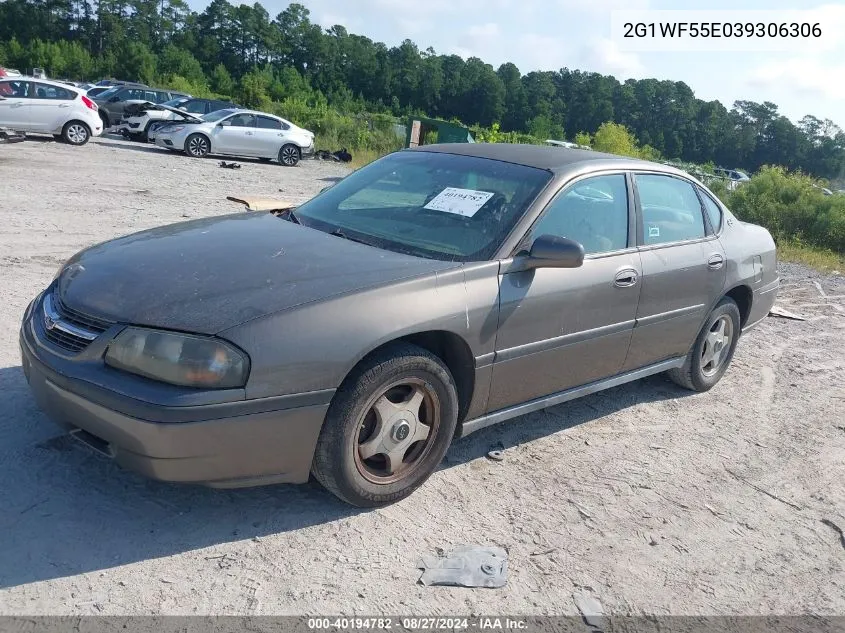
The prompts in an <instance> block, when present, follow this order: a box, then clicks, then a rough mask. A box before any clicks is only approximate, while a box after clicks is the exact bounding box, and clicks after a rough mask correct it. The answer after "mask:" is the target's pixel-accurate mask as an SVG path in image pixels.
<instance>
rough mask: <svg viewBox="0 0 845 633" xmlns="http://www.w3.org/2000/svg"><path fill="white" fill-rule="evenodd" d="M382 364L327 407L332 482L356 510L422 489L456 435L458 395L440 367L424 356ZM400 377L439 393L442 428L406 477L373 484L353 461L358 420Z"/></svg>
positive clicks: (388, 501)
mask: <svg viewBox="0 0 845 633" xmlns="http://www.w3.org/2000/svg"><path fill="white" fill-rule="evenodd" d="M390 360H393V359H389V360H388V362H382V363H380V364H378V365H376V366H375V367H374V368H373V369H371V370H370V371H368V372H365V373H364V374H362V375H359V376H358V377H357V379H355V380H352V381H351V383H350V384H348V385H344V386H343V387H341V389H340V390H339V394H338V396H337V398H336V400H335V402H333V403H332V405H331V407H330V408H329V412H328V414H327V424H333V425H337V426H339V427H340V428H339V429H337V427H336V429H335V430H336V432H337V431H338V430H339V431H340V432H339V433H337V435H335V437H334V443H333V447H332V452H333V453H335V454H334V455H333V459H332V467H333V470H334V471H335V472H334V473H333V475H334V476H333V477H332V479H333V480H334V482H335V485H336V486H337V488H338V492H339V493H340V495H341V496H342V497H343V498H344V499H346V500H347V501H349V502H350V503H354V504H355V505H359V506H377V505H383V504H386V503H392V502H394V501H398V500H400V499H402V498H404V497H407V496H408V495H410V494H411V493H412V492H413V491H414V490H416V489H417V488H418V487H419V486H421V485H422V484H423V483H424V482H425V481H426V480H427V479H428V478H429V477H430V476H431V474H432V473H433V472H434V470H435V469H436V468H437V466H438V465H439V464H440V462H441V461H442V460H443V457H444V455H445V454H446V451H447V450H448V449H449V446H450V444H451V442H452V438H453V437H454V434H455V427H456V426H457V420H458V396H457V389H456V387H455V383H454V380H453V379H452V376H451V374H450V373H449V371H448V370H447V369H446V368H445V366H443V365H442V364H441V363H438V362H437V361H436V360H434V359H433V358H429V357H427V356H404V357H402V362H400V363H391V362H389V361H390ZM401 378H417V379H420V380H422V381H423V382H424V383H425V385H426V387H427V388H429V389H431V390H432V391H433V392H434V393H436V394H437V398H438V400H439V404H440V425H439V428H438V431H437V435H436V437H435V440H434V443H433V445H432V446H431V448H430V449H429V451H428V453H427V454H426V455H425V456H424V458H423V461H422V463H420V464H419V466H418V467H417V468H416V469H415V471H414V472H413V473H411V474H409V476H408V477H407V478H402V479H401V480H399V481H396V482H392V483H389V484H377V483H373V482H371V481H369V480H367V479H365V478H364V476H363V475H361V473H360V472H359V471H358V467H357V465H356V463H355V453H354V451H357V450H358V448H357V447H358V434H359V429H360V424H359V423H360V420H361V418H362V416H363V414H364V413H365V411H364V408H365V407H366V406H367V402H368V401H369V400H370V399H371V398H372V396H373V395H375V394H376V393H380V392H381V391H382V390H383V389H384V388H385V387H386V386H387V385H389V384H390V383H392V382H395V381H396V380H398V379H401Z"/></svg>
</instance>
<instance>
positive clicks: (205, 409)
mask: <svg viewBox="0 0 845 633" xmlns="http://www.w3.org/2000/svg"><path fill="white" fill-rule="evenodd" d="M545 150H548V151H545ZM408 151H426V152H447V153H452V154H465V155H470V156H480V157H488V158H491V159H494V160H506V161H511V162H514V163H517V164H529V165H533V166H536V167H539V168H544V169H548V171H549V173H550V180H549V183H548V185H547V186H546V187H545V188H544V189H543V191H542V192H541V193H540V195H539V196H538V197H537V198H536V200H534V202H533V203H532V204H531V205H530V207H529V208H528V210H527V211H526V213H525V214H524V216H523V217H522V219H521V220H520V221H519V222H517V224H516V225H515V227H514V228H513V230H512V231H511V233H510V235H508V236H507V237H506V238H505V239H504V240H503V242H502V243H501V246H500V247H499V249H498V251H497V252H496V254H495V255H494V257H493V258H491V260H490V261H484V262H469V263H455V262H449V261H439V260H433V259H422V258H418V257H413V256H410V255H402V254H399V253H394V252H389V251H385V250H381V249H378V248H375V247H371V246H367V245H363V244H357V243H354V242H351V241H349V240H345V239H342V238H340V237H336V236H332V235H328V234H326V233H322V232H320V231H317V230H316V229H311V228H308V227H305V226H299V225H296V224H293V223H291V222H287V221H285V220H282V219H280V218H277V217H275V216H274V215H272V214H269V213H260V212H259V213H251V214H247V215H239V216H225V217H222V218H215V219H210V220H199V221H193V222H186V223H182V224H176V225H172V226H169V227H162V228H160V229H154V230H152V231H145V232H142V233H138V234H135V235H131V236H128V237H125V238H120V239H118V240H115V241H112V242H107V243H105V244H101V245H98V246H95V247H92V248H90V249H88V250H86V251H83V252H82V253H80V254H78V255H77V256H75V257H74V258H73V259H72V260H71V262H69V265H68V267H67V268H66V269H65V272H64V273H63V274H62V275H61V277H60V278H59V281H58V287H59V295H60V297H61V300H62V301H63V302H64V303H65V304H66V305H68V306H70V307H71V308H72V309H73V310H76V311H79V312H80V313H83V314H91V315H96V316H97V317H98V318H100V319H104V320H106V321H108V322H109V323H110V324H111V325H110V326H109V328H108V329H107V330H106V332H105V333H104V334H103V335H102V336H101V337H100V338H99V339H98V340H97V341H95V342H94V343H92V345H91V347H90V348H88V349H86V350H85V351H84V352H81V353H80V355H79V356H77V357H73V356H69V355H68V354H63V353H61V352H60V351H58V350H56V349H55V347H53V346H51V345H50V344H49V343H47V342H45V341H44V335H43V327H44V326H43V324H42V323H41V322H40V320H39V318H37V315H39V314H40V312H39V310H40V309H41V297H39V298H37V299H36V300H35V301H34V302H33V304H32V305H31V306H30V308H29V310H28V311H27V315H26V317H25V319H24V323H23V326H22V331H21V342H22V349H23V355H24V363H23V364H24V367H25V369H26V370H27V371H28V372H29V374H30V384H31V385H33V390H34V391H35V393H36V397H37V399H38V401H39V403H40V404H41V406H42V407H44V408H45V409H47V410H50V411H52V412H53V414H54V416H55V417H58V418H60V419H64V420H65V421H67V420H68V418H70V420H69V423H70V425H71V426H72V427H74V428H82V429H85V430H86V431H88V432H89V433H90V434H92V435H93V436H96V437H97V438H100V439H101V441H102V443H103V444H104V445H105V446H107V451H109V452H110V454H112V455H113V456H114V457H116V458H117V459H118V460H119V461H121V462H122V463H124V464H126V465H127V466H130V467H133V468H136V469H138V470H141V471H142V472H145V473H146V474H148V475H150V476H153V477H158V478H162V479H168V480H175V481H193V482H199V483H208V484H210V485H225V486H236V485H251V484H255V483H270V482H276V481H289V482H303V481H306V480H307V478H308V469H309V464H310V457H311V455H312V454H313V451H314V446H315V442H316V439H317V436H318V434H319V431H320V427H321V425H322V422H323V419H324V416H325V411H326V408H327V406H328V404H329V402H330V401H331V398H332V395H333V394H334V392H335V390H336V389H337V388H338V387H339V385H340V384H341V383H342V382H343V379H344V377H345V376H347V375H348V374H349V372H350V371H352V369H353V368H354V367H355V366H356V364H357V363H359V362H360V361H361V359H363V358H364V357H365V356H367V355H368V354H369V353H371V352H372V351H373V350H375V349H377V348H379V347H380V346H382V345H384V344H386V343H389V342H391V341H395V340H397V339H405V340H409V341H412V342H415V343H418V344H420V345H421V346H423V347H426V348H427V349H430V350H432V351H434V353H435V354H439V355H440V356H441V358H443V360H444V361H445V363H446V364H447V366H448V367H449V369H450V371H451V372H452V374H453V376H454V378H455V382H456V384H457V387H458V392H459V396H460V422H461V427H460V428H461V431H460V432H461V433H463V434H466V433H468V432H472V431H474V430H477V429H479V428H483V427H484V426H487V425H489V424H493V423H497V422H501V421H503V420H506V419H509V418H512V417H515V416H517V415H521V414H524V413H527V412H529V411H532V410H537V409H541V408H544V407H546V406H551V405H553V404H557V403H560V402H564V401H566V400H569V399H572V398H574V397H578V396H581V395H584V394H586V393H591V392H594V391H598V390H600V389H603V388H607V387H609V386H613V385H616V384H621V383H623V382H627V381H629V380H634V379H636V378H640V377H643V376H646V375H649V374H653V373H657V372H660V371H665V370H666V369H670V368H672V367H678V366H680V364H681V363H682V362H683V357H684V355H685V354H686V353H687V351H688V350H689V348H690V346H691V345H692V343H693V341H694V339H695V337H696V335H697V333H698V331H699V330H700V328H701V326H702V324H703V322H704V320H705V318H706V317H707V315H708V314H709V312H710V311H711V309H712V308H713V306H714V305H716V303H717V302H718V301H719V300H720V299H721V298H722V297H724V296H725V295H726V294H730V296H732V297H736V299H737V303H738V304H739V305H740V310H741V312H742V317H743V321H742V326H743V327H746V328H747V327H750V326H752V325H754V324H755V323H756V322H757V321H759V320H760V319H762V318H763V317H764V316H765V315H766V314H767V313H768V309H769V308H770V307H771V305H772V303H773V302H774V297H775V294H776V291H777V287H778V279H777V273H776V267H775V248H774V243H773V241H772V239H771V236H770V235H769V234H768V232H767V231H765V230H764V229H761V228H759V227H755V226H751V225H746V224H743V223H741V222H739V221H738V220H737V219H736V218H735V217H734V216H733V215H732V214H731V213H730V211H728V210H727V209H725V208H722V209H721V211H722V214H723V217H724V221H723V223H722V226H721V227H719V228H718V231H714V230H712V229H708V235H707V236H706V237H704V238H701V239H695V240H690V241H688V242H683V243H677V244H671V245H660V246H648V245H643V244H642V235H641V230H639V229H638V227H639V223H638V217H639V213H640V210H639V208H638V204H637V198H636V196H635V195H629V205H630V208H629V224H630V226H631V228H632V229H635V230H632V231H629V243H628V244H627V245H626V247H625V248H624V249H622V250H619V251H616V252H613V253H609V254H600V255H588V256H587V257H586V258H585V260H584V264H583V265H582V266H581V267H580V268H572V269H556V268H538V269H529V270H526V268H525V267H524V266H523V265H522V263H521V262H522V261H523V260H524V258H523V257H521V254H522V253H523V252H524V251H525V250H526V248H527V247H528V244H527V243H526V242H525V238H524V236H526V235H527V233H528V231H529V229H530V227H531V225H532V224H533V223H534V222H535V220H536V219H537V217H538V216H539V215H540V214H541V212H542V211H543V209H544V208H545V207H546V205H547V204H548V203H549V202H550V201H551V200H552V199H553V198H554V197H555V196H556V195H557V194H558V193H559V192H560V191H561V190H562V189H563V188H565V187H566V186H567V185H568V184H569V183H572V182H574V181H576V180H577V179H579V178H581V177H584V176H586V175H594V174H602V173H606V174H609V173H614V174H623V175H624V177H625V179H626V183H627V185H626V186H627V187H628V191H629V194H633V193H634V192H635V182H636V174H638V173H659V174H669V175H672V176H674V177H676V178H680V179H682V180H684V181H686V182H689V183H693V184H695V185H696V186H699V187H702V189H703V190H704V191H706V188H704V187H703V185H701V184H700V183H698V182H697V181H695V180H694V179H693V178H691V177H690V176H688V175H687V174H685V173H683V172H680V171H678V170H675V169H673V168H670V167H666V166H659V165H654V164H652V163H645V162H642V161H635V160H629V159H623V158H618V157H612V156H606V155H601V154H596V153H593V152H583V151H581V150H561V149H558V148H526V147H522V146H514V147H507V146H493V145H483V144H479V145H445V146H426V147H423V148H419V149H417V150H408ZM561 157H562V158H561ZM716 255H718V256H720V257H721V258H722V261H721V265H718V266H711V263H712V262H716V261H717V260H718V258H716V257H715V256H716ZM630 279H634V280H635V282H634V285H633V286H625V285H624V284H623V285H621V286H620V285H618V284H617V283H616V282H618V281H620V280H621V281H623V282H625V283H627V282H628V281H630ZM125 323H131V324H136V325H138V324H140V325H148V326H154V327H159V328H165V329H173V330H181V331H188V332H199V333H204V334H209V335H212V334H214V335H217V336H219V337H220V338H222V339H224V340H226V341H229V342H231V343H233V344H234V345H236V346H238V347H239V348H240V349H242V350H245V351H246V352H247V353H248V354H249V357H250V361H251V365H252V371H251V373H250V375H249V380H248V381H247V383H246V385H245V386H244V387H243V389H233V390H227V393H221V392H216V393H215V392H202V391H197V390H186V389H183V388H177V387H173V386H169V385H162V384H156V383H155V381H150V380H146V379H142V378H139V377H136V376H127V375H126V374H124V373H122V372H118V371H116V370H113V369H111V368H108V367H103V366H102V362H101V361H100V360H99V358H101V355H102V352H103V350H104V348H105V346H106V345H107V344H108V340H110V339H111V338H113V336H115V335H116V334H117V332H119V331H120V329H121V328H122V325H121V324H125ZM59 383H61V384H59ZM58 404H60V405H61V406H57V405H58ZM62 408H63V409H64V410H61V409H62ZM133 420H135V422H138V421H139V420H140V421H143V422H138V424H135V423H134V422H133ZM188 420H190V421H197V423H194V424H190V425H189V428H188V427H183V426H181V425H182V424H184V422H185V421H188ZM202 420H213V422H209V423H207V422H201V421H202ZM242 422H243V423H244V426H242V427H241V426H239V425H240V424H241V423H242ZM157 424H158V426H155V425H157ZM148 425H153V426H148ZM206 425H207V426H206ZM133 429H143V431H140V430H133ZM155 429H159V430H160V431H161V433H167V434H171V436H172V441H169V442H164V443H162V441H161V439H160V438H159V437H157V435H156V433H157V431H156V430H155ZM247 429H248V430H249V433H250V436H251V437H253V438H254V439H253V440H249V438H246V437H244V436H243V435H242V434H241V433H240V432H239V430H244V431H246V430H247ZM279 435H284V437H285V440H284V441H282V440H280V439H278V436H279ZM282 444H284V446H282Z"/></svg>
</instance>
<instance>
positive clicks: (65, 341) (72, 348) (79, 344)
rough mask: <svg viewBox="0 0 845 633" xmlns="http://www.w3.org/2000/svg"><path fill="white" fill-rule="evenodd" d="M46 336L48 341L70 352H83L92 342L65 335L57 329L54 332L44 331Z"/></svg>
mask: <svg viewBox="0 0 845 633" xmlns="http://www.w3.org/2000/svg"><path fill="white" fill-rule="evenodd" d="M44 336H45V337H47V340H48V341H50V342H51V343H52V344H53V345H57V346H58V347H61V348H62V349H66V350H67V351H69V352H81V351H82V350H84V349H85V348H86V347H88V345H89V344H90V343H91V341H87V340H85V339H84V338H80V337H78V336H73V335H72V334H65V333H64V332H62V331H61V330H57V329H55V328H53V329H52V330H44Z"/></svg>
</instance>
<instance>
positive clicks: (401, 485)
mask: <svg viewBox="0 0 845 633" xmlns="http://www.w3.org/2000/svg"><path fill="white" fill-rule="evenodd" d="M457 421H458V396H457V389H456V388H455V381H454V380H453V379H452V375H451V374H450V373H449V370H448V369H447V368H446V366H445V365H444V364H443V362H442V361H441V360H440V359H439V358H437V357H436V356H434V355H433V354H431V353H430V352H428V351H427V350H425V349H422V348H421V347H417V346H416V345H410V344H397V345H393V346H390V347H388V348H385V349H384V350H382V351H381V352H378V353H377V354H375V355H373V356H371V357H370V358H368V359H365V360H364V361H362V363H361V364H360V365H359V366H358V367H357V368H356V369H355V370H354V371H353V372H352V374H350V376H349V377H347V379H346V380H345V381H344V382H343V384H342V385H341V387H340V389H338V392H337V394H336V395H335V398H334V400H333V401H332V405H331V406H330V407H329V411H328V414H327V415H326V422H325V424H324V425H323V429H322V431H321V432H320V437H319V440H318V441H317V448H316V451H315V453H314V462H313V465H312V469H311V470H312V472H313V474H314V476H315V477H316V478H317V480H318V481H319V482H320V483H321V484H323V486H325V487H326V488H327V489H328V490H329V491H331V492H332V493H333V494H335V495H336V496H338V497H339V498H341V499H343V500H344V501H346V502H347V503H350V504H352V505H355V506H359V507H374V506H379V505H385V504H388V503H393V502H395V501H399V500H400V499H403V498H405V497H407V496H408V495H410V494H411V493H412V492H413V491H414V490H416V489H417V488H418V487H419V486H420V485H422V484H423V483H424V482H425V480H426V479H428V478H429V476H430V475H431V473H432V472H434V469H435V468H437V466H438V464H440V462H441V460H442V459H443V456H444V455H445V454H446V450H447V449H448V448H449V444H450V443H451V441H452V437H453V436H454V433H455V427H456V426H457Z"/></svg>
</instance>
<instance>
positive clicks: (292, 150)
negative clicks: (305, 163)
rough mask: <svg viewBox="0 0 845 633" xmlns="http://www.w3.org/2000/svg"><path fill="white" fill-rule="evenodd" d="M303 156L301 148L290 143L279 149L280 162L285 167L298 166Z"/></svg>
mask: <svg viewBox="0 0 845 633" xmlns="http://www.w3.org/2000/svg"><path fill="white" fill-rule="evenodd" d="M300 157H301V154H300V151H299V148H298V147H297V146H296V145H293V144H292V143H288V144H287V145H285V146H284V147H282V149H280V150H279V162H280V163H281V164H282V165H284V166H285V167H296V165H297V164H298V163H299V159H300Z"/></svg>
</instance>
